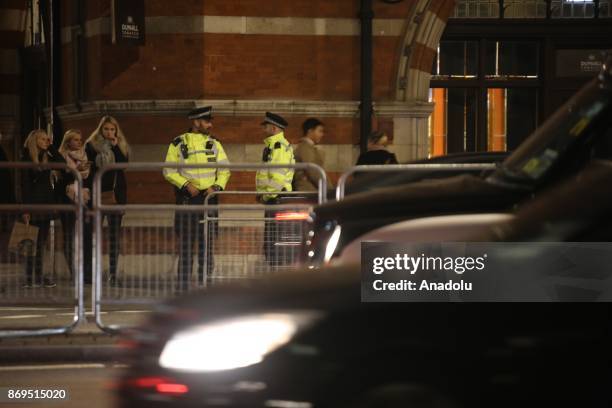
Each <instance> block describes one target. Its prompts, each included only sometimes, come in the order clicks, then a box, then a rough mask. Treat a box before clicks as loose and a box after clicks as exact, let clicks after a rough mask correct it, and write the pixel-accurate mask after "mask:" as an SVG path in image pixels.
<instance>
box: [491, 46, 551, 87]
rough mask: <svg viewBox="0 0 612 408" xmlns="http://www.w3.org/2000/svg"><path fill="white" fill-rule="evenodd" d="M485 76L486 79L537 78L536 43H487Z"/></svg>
mask: <svg viewBox="0 0 612 408" xmlns="http://www.w3.org/2000/svg"><path fill="white" fill-rule="evenodd" d="M485 47H486V48H485V49H486V56H485V68H486V72H485V75H486V76H488V77H499V76H510V77H530V78H537V76H538V65H539V64H538V48H539V47H538V43H537V42H533V41H487V43H486V45H485Z"/></svg>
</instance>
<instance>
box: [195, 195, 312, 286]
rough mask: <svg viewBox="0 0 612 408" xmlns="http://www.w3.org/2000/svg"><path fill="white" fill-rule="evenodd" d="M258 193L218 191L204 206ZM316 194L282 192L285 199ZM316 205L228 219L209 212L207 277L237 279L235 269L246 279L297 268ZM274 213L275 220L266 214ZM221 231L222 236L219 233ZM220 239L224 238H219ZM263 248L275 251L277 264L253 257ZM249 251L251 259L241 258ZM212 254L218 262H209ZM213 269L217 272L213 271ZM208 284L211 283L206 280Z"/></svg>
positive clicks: (206, 218)
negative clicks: (212, 201) (226, 198)
mask: <svg viewBox="0 0 612 408" xmlns="http://www.w3.org/2000/svg"><path fill="white" fill-rule="evenodd" d="M258 194H259V193H258V192H257V191H216V192H213V193H211V194H208V195H207V196H206V198H205V200H204V206H208V205H209V201H210V200H211V199H213V198H216V197H219V196H249V195H250V196H256V195H258ZM313 195H318V192H316V191H315V192H313V191H291V192H284V193H282V197H283V198H291V197H296V198H299V197H308V196H313ZM314 204H316V202H315V201H314V200H313V202H312V203H295V204H287V205H286V206H285V208H286V209H276V208H277V206H274V208H273V209H272V210H268V211H264V210H263V209H254V210H250V211H249V212H247V214H246V216H245V214H241V215H234V216H228V215H227V214H222V213H221V212H217V213H213V215H212V216H211V215H209V212H208V211H206V212H205V213H204V221H203V222H204V242H205V243H206V246H207V250H206V251H205V252H204V277H205V278H208V277H212V276H214V277H216V278H224V277H226V276H228V275H230V276H234V277H236V276H237V275H236V274H235V273H232V272H235V271H231V270H230V269H232V268H236V269H242V271H243V275H245V276H251V275H261V274H265V273H269V272H274V271H279V270H282V269H291V268H295V267H296V266H297V259H298V256H299V251H300V249H301V244H302V242H301V241H302V238H303V237H304V233H305V227H306V226H307V225H308V219H309V218H310V211H311V209H312V206H313V205H314ZM270 212H274V213H275V216H274V217H271V216H269V214H266V213H270ZM249 213H250V214H249ZM266 224H267V225H268V227H269V228H270V229H271V231H270V233H269V234H268V236H266V235H265V227H266ZM245 225H246V226H247V227H246V228H245ZM243 229H245V231H244V233H242V232H243V231H242V230H243ZM219 230H221V231H222V233H219ZM219 236H221V238H220V239H217V238H218V237H219ZM230 238H231V239H230ZM260 246H263V247H266V246H268V247H270V248H271V249H272V250H273V251H274V255H275V257H276V261H277V262H276V263H275V264H274V265H271V264H269V263H267V262H261V259H257V258H256V257H255V258H253V256H252V254H253V253H254V252H255V253H256V252H257V249H258V248H259V247H260ZM245 251H248V253H250V254H251V259H250V260H249V259H244V257H243V256H241V255H243V254H244V252H245ZM211 253H212V254H213V255H214V260H212V262H209V259H210V258H209V257H210V254H211ZM219 258H223V259H224V262H215V261H216V260H217V259H219ZM258 261H259V262H258ZM227 264H229V265H227ZM222 266H223V267H222ZM211 267H212V268H213V269H214V270H210V268H211ZM213 272H214V275H213ZM238 276H239V275H238ZM204 281H205V282H207V280H206V279H205V280H204Z"/></svg>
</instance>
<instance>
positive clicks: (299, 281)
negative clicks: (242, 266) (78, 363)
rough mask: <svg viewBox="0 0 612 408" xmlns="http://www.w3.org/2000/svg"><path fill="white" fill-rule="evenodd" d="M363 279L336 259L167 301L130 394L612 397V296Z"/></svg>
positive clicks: (596, 400)
mask: <svg viewBox="0 0 612 408" xmlns="http://www.w3.org/2000/svg"><path fill="white" fill-rule="evenodd" d="M360 283H361V282H360V274H359V269H358V268H352V267H351V268H347V267H341V268H323V269H320V270H307V271H301V272H293V273H282V274H279V275H277V276H274V277H273V278H270V279H266V280H259V281H254V280H253V281H249V282H246V283H243V284H241V285H239V286H218V287H215V288H213V289H211V290H208V291H205V292H201V293H195V294H192V295H189V296H184V297H181V298H177V299H174V300H172V301H170V302H168V303H164V304H162V305H160V306H159V307H158V308H157V310H156V312H155V313H152V315H151V317H150V319H149V321H148V322H147V323H146V324H145V325H143V326H142V327H140V328H138V329H135V330H134V331H132V332H130V333H128V334H126V335H125V336H126V338H125V340H124V341H123V344H124V345H125V347H126V349H127V351H128V357H127V360H126V363H127V365H128V368H126V369H125V371H124V372H123V374H122V375H121V377H120V378H118V379H117V381H116V384H115V387H116V393H117V397H118V403H119V407H122V408H123V407H125V408H127V407H130V408H139V407H147V408H156V407H219V406H223V407H230V408H231V407H269V408H275V407H279V408H286V407H293V408H298V407H300V408H315V407H364V408H365V407H371V408H374V407H404V406H408V407H414V408H426V407H427V408H429V407H449V408H450V407H468V406H470V407H490V406H496V407H500V408H504V407H516V406H557V407H566V406H567V407H576V406H581V407H582V406H588V407H598V406H602V407H603V406H608V405H607V402H609V395H608V394H609V392H608V388H609V387H608V380H609V378H610V365H609V361H610V347H609V344H610V340H611V339H610V330H609V329H608V328H609V327H610V323H611V322H610V315H609V312H608V310H609V309H608V308H607V307H591V308H589V310H588V313H584V312H585V309H586V307H583V308H580V307H576V306H575V305H567V306H566V305H559V304H556V305H555V304H538V305H533V304H529V303H524V304H507V303H496V304H489V305H487V307H482V306H481V305H479V304H448V303H437V304H431V303H430V304H418V303H362V302H360V297H359V294H360ZM569 306H571V307H569Z"/></svg>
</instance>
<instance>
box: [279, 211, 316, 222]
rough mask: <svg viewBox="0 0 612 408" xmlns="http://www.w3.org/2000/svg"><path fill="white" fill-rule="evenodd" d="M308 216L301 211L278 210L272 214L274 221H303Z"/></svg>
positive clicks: (308, 215)
mask: <svg viewBox="0 0 612 408" xmlns="http://www.w3.org/2000/svg"><path fill="white" fill-rule="evenodd" d="M308 217H310V214H309V213H308V212H302V211H290V212H279V213H276V214H275V215H274V219H275V220H276V221H305V220H307V219H308Z"/></svg>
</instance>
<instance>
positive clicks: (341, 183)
mask: <svg viewBox="0 0 612 408" xmlns="http://www.w3.org/2000/svg"><path fill="white" fill-rule="evenodd" d="M495 168H496V164H495V163H439V164H438V163H429V164H385V165H367V166H354V167H352V168H350V169H349V170H347V171H345V172H344V173H342V175H341V176H340V178H339V179H338V186H337V187H336V200H337V201H340V200H342V199H343V198H344V195H345V190H346V183H347V181H348V178H349V177H350V176H352V175H353V174H355V173H357V172H360V173H361V172H363V173H366V172H381V173H384V172H391V171H394V170H407V171H415V172H416V171H422V170H427V171H432V172H437V171H449V170H456V171H458V172H459V171H465V170H494V169H495Z"/></svg>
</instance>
